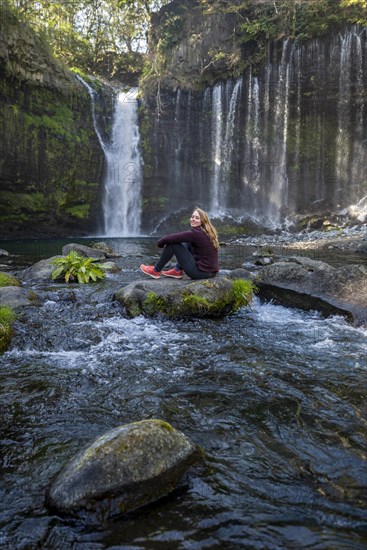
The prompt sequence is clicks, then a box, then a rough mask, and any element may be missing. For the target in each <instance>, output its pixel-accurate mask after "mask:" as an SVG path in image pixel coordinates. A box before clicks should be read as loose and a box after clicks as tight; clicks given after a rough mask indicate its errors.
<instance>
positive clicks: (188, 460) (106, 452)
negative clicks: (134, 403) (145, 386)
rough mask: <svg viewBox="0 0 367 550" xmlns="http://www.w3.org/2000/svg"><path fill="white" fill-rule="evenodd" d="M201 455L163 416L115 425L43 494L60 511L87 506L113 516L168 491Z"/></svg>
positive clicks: (74, 459) (69, 465)
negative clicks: (159, 418) (160, 418)
mask: <svg viewBox="0 0 367 550" xmlns="http://www.w3.org/2000/svg"><path fill="white" fill-rule="evenodd" d="M202 457H203V453H202V451H201V450H200V448H199V447H198V446H196V445H195V444H194V443H193V442H192V441H190V440H189V439H188V438H187V437H186V436H185V435H184V434H183V433H181V432H179V431H177V430H175V429H174V428H173V427H172V426H171V425H170V424H168V423H167V422H164V421H163V420H156V419H152V420H143V421H141V422H133V423H131V424H126V425H124V426H120V427H118V428H114V429H113V430H110V431H109V432H107V433H105V434H104V435H102V436H101V437H100V438H99V439H97V440H96V441H95V442H94V443H93V444H92V445H91V446H90V447H88V448H87V449H85V450H84V451H82V452H81V453H80V454H78V455H77V456H76V457H75V458H73V459H72V460H71V461H70V462H69V463H68V464H67V465H66V466H65V467H64V468H63V469H62V470H61V472H60V473H59V474H58V475H57V476H56V478H55V479H54V480H53V482H52V483H51V485H50V487H49V488H48V490H47V492H46V504H47V505H48V506H49V507H51V508H55V509H57V510H59V511H61V512H64V513H74V512H78V511H82V510H88V511H91V512H96V513H97V514H99V515H100V514H102V515H103V517H105V518H107V517H112V516H114V515H117V514H121V513H124V512H128V511H131V510H135V509H137V508H139V507H141V506H144V505H146V504H148V503H150V502H153V501H155V500H157V499H159V498H161V497H162V496H165V495H167V494H168V493H170V492H171V491H173V490H174V489H175V488H176V487H177V485H178V483H179V482H180V480H181V479H182V478H183V476H184V474H185V473H186V472H187V470H188V468H189V466H191V465H193V464H194V463H196V462H198V461H199V460H200V459H201V458H202Z"/></svg>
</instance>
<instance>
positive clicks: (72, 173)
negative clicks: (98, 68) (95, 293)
mask: <svg viewBox="0 0 367 550" xmlns="http://www.w3.org/2000/svg"><path fill="white" fill-rule="evenodd" d="M0 25H1V28H0V30H1V32H0V95H1V105H0V124H1V127H2V132H1V137H0V155H1V168H0V227H1V236H2V237H16V236H20V237H23V236H45V237H50V236H56V235H72V234H79V235H80V234H86V233H90V232H91V231H93V230H95V229H97V226H98V220H99V216H100V203H101V201H100V194H101V180H102V175H103V162H104V160H103V153H102V151H101V148H100V146H99V143H98V139H97V136H96V134H95V130H94V126H93V120H92V116H91V108H90V98H89V95H88V93H87V91H86V89H85V88H84V87H83V86H82V85H81V84H80V82H78V80H77V79H76V78H75V76H74V75H73V73H71V72H70V71H68V70H66V69H65V68H64V67H63V66H62V65H61V64H59V63H58V62H57V61H56V60H55V59H54V58H53V57H52V56H51V54H50V53H49V51H48V49H47V46H46V45H45V44H44V43H42V41H41V40H40V38H39V37H38V36H37V35H36V34H35V33H34V32H33V31H32V30H31V29H30V28H29V27H28V25H27V24H26V23H22V22H20V21H18V20H17V19H16V18H15V17H14V15H13V14H12V13H10V12H8V11H6V10H3V12H2V18H1V23H0Z"/></svg>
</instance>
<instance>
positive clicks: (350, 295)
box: [255, 256, 367, 324]
mask: <svg viewBox="0 0 367 550" xmlns="http://www.w3.org/2000/svg"><path fill="white" fill-rule="evenodd" d="M255 284H256V285H257V286H258V287H259V297H260V298H262V299H269V300H270V299H272V300H274V301H275V302H277V303H280V304H282V305H284V306H291V307H299V308H301V309H305V310H312V309H315V310H318V311H320V312H321V313H323V314H325V315H343V316H344V317H346V318H347V319H348V320H350V321H353V322H355V323H356V324H361V323H366V322H367V267H365V266H363V265H346V266H343V267H333V266H331V265H329V264H327V263H325V262H321V261H316V260H312V259H310V258H307V257H303V256H294V257H290V258H287V260H286V261H280V262H277V263H274V264H272V265H268V266H265V267H263V268H262V269H261V270H260V271H259V272H258V274H257V276H256V279H255Z"/></svg>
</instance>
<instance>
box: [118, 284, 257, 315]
mask: <svg viewBox="0 0 367 550" xmlns="http://www.w3.org/2000/svg"><path fill="white" fill-rule="evenodd" d="M252 295H253V285H252V283H251V282H250V281H245V280H242V279H235V280H231V279H230V278H228V277H215V278H212V279H202V280H196V281H193V280H191V279H181V280H176V279H175V280H171V279H164V278H163V277H162V278H161V279H158V280H138V281H134V282H133V283H130V284H129V285H127V286H126V287H123V288H121V289H120V290H118V291H117V292H116V293H115V299H116V300H118V301H119V302H120V303H121V304H122V305H123V306H124V307H125V308H126V311H127V313H128V314H129V315H130V316H132V317H136V316H137V315H141V314H142V315H145V316H148V317H151V316H154V315H156V314H164V315H165V316H167V317H169V318H185V317H202V318H204V317H209V318H210V317H212V318H216V317H224V316H225V315H228V314H229V313H233V312H235V311H237V310H238V309H239V308H240V307H242V306H244V305H248V304H250V303H251V301H252Z"/></svg>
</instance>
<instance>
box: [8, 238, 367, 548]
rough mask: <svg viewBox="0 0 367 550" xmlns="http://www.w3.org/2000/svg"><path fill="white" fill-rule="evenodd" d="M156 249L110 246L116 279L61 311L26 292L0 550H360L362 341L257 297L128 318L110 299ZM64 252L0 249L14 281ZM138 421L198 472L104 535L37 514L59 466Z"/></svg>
mask: <svg viewBox="0 0 367 550" xmlns="http://www.w3.org/2000/svg"><path fill="white" fill-rule="evenodd" d="M79 242H80V241H79ZM154 242H155V241H152V240H151V239H143V238H141V239H135V240H134V239H125V240H118V239H116V240H114V241H113V243H112V244H114V246H115V248H117V249H118V251H119V252H120V253H121V254H122V256H121V258H119V259H118V262H119V263H120V265H121V267H122V268H123V271H122V272H121V273H119V274H116V275H109V276H108V278H107V280H106V282H104V283H99V284H95V285H79V286H77V285H70V286H69V287H68V289H69V290H70V291H72V292H73V294H71V293H70V292H68V293H66V294H64V295H63V299H60V293H59V292H58V290H59V289H60V288H64V287H65V286H66V285H63V284H56V283H53V282H50V283H49V284H48V285H45V284H42V285H40V284H32V285H30V288H31V289H33V290H34V291H35V292H39V293H41V295H42V296H43V297H44V299H45V301H44V303H43V305H42V306H30V307H28V308H26V309H24V310H23V313H22V315H21V317H20V318H19V319H18V321H17V322H16V325H15V328H16V335H15V337H14V339H13V342H12V345H11V347H10V349H9V350H8V351H7V352H6V353H4V354H3V355H2V356H0V421H1V435H0V440H1V441H0V443H1V474H0V476H1V486H0V503H1V504H0V548H4V549H9V550H10V549H12V550H13V549H24V550H26V549H27V550H28V549H36V548H41V549H52V550H53V549H60V550H61V549H62V550H69V549H72V550H100V549H107V548H108V549H114V550H117V549H119V548H124V549H129V550H138V549H147V550H156V549H157V550H172V549H190V550H191V549H222V548H228V549H232V548H233V549H238V548H245V549H247V548H254V549H255V548H256V549H282V548H295V549H299V548H313V549H318V550H319V549H346V548H350V549H353V550H356V549H361V550H362V548H363V549H364V548H366V544H367V507H366V488H367V487H366V486H367V463H366V447H367V445H366V431H367V430H366V426H367V420H366V397H367V390H366V373H367V365H366V350H367V331H366V328H363V327H359V328H356V327H353V326H351V325H349V324H348V323H347V322H346V321H345V320H344V319H343V318H341V317H330V318H328V319H324V318H322V317H321V316H320V315H319V314H318V313H317V312H303V311H300V310H295V309H286V308H283V307H281V306H276V305H274V304H262V303H260V301H259V300H258V299H255V301H254V304H253V306H252V307H251V308H242V309H241V310H240V311H239V312H238V313H236V314H234V315H231V316H229V317H227V318H225V319H223V320H186V321H169V320H165V319H159V318H157V319H145V318H143V317H137V318H135V319H128V318H127V317H126V316H125V315H124V311H123V310H122V308H121V307H120V306H119V305H118V304H116V303H115V302H113V300H112V295H113V292H114V291H115V290H116V288H119V286H123V284H126V283H127V282H129V281H130V280H133V279H134V278H138V277H140V274H139V272H138V270H137V266H138V265H139V264H140V263H141V262H143V261H144V262H145V261H150V259H153V258H154V256H155V255H156V251H157V249H156V248H155V245H154V244H153V243H154ZM62 244H65V241H63V242H62V243H61V242H59V241H29V242H28V243H25V242H24V241H18V242H15V241H13V242H10V241H9V242H7V243H5V242H2V243H0V248H5V249H7V250H9V251H10V252H12V253H14V254H17V255H16V256H14V257H12V258H11V260H10V261H8V263H7V265H6V268H7V269H8V270H9V269H11V270H13V271H15V272H16V271H17V270H19V269H20V268H23V267H25V266H26V265H30V264H31V263H34V262H35V261H37V260H38V259H41V258H44V257H50V256H52V255H54V254H59V253H61V245H62ZM86 244H88V242H86ZM241 250H242V249H241V248H240V247H237V248H234V249H233V250H232V251H231V249H230V248H229V249H227V250H226V251H225V252H223V253H222V266H223V265H224V267H226V261H227V267H233V266H234V265H236V264H237V265H240V264H238V262H239V260H240V256H241V254H243V250H242V252H241ZM242 259H243V258H242ZM2 269H3V268H2ZM144 418H162V419H164V420H166V421H168V422H170V423H171V424H172V425H173V426H174V427H175V428H177V429H179V430H181V431H183V432H184V433H185V434H186V435H187V436H188V437H190V438H191V439H192V440H193V441H194V442H196V443H198V444H199V445H201V446H202V447H203V448H204V449H205V452H206V467H205V468H204V469H203V471H201V472H198V473H197V474H195V475H194V476H193V477H192V478H191V479H189V481H188V482H187V483H186V484H185V485H184V486H182V487H181V488H180V489H179V490H177V491H176V492H175V493H173V494H172V495H170V496H168V497H166V498H164V499H162V500H161V501H159V502H157V503H155V504H154V505H152V506H150V507H147V508H145V509H143V510H141V511H140V512H136V513H133V514H131V515H129V516H127V517H122V518H120V519H118V520H114V521H111V522H107V523H105V524H101V525H90V524H87V523H84V522H83V521H81V520H80V521H79V520H71V519H69V518H65V517H61V516H58V515H56V514H54V513H52V514H51V513H49V512H48V510H47V509H46V508H45V506H44V494H45V488H46V486H47V484H48V483H49V482H50V480H51V479H52V477H53V476H54V475H55V474H56V473H57V472H58V471H59V470H60V468H61V467H62V465H63V464H64V463H65V462H66V461H67V460H68V459H69V458H70V457H72V456H73V455H74V454H75V453H76V452H77V451H78V450H79V449H81V448H83V447H85V446H87V445H88V444H89V443H90V442H92V441H93V440H94V439H95V438H97V437H98V436H99V435H101V434H102V433H104V432H105V431H107V430H109V429H110V428H113V427H116V426H119V425H121V424H124V423H127V422H132V421H137V420H141V419H144Z"/></svg>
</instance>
